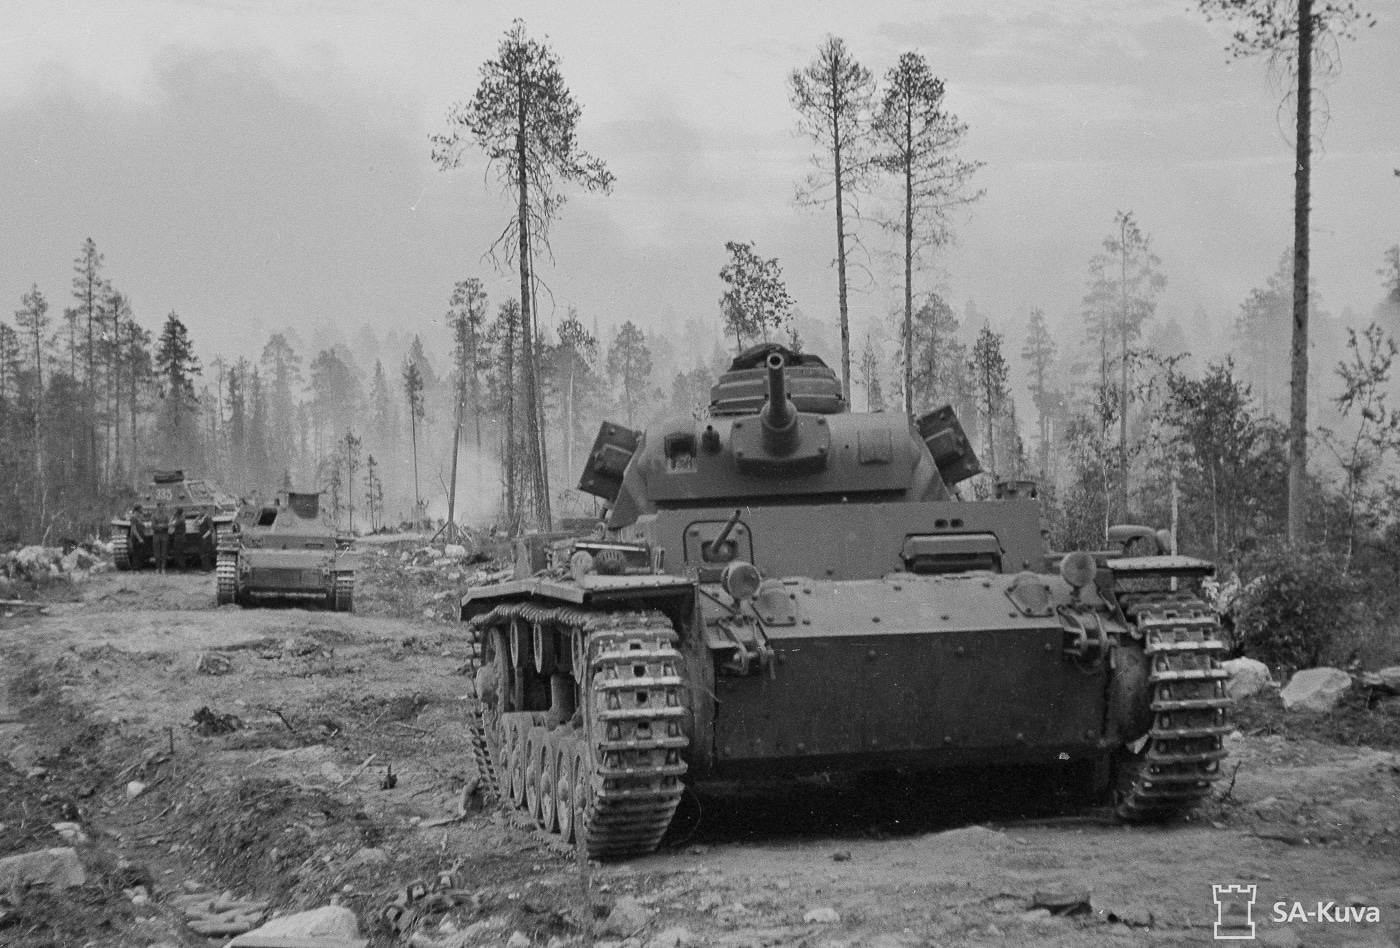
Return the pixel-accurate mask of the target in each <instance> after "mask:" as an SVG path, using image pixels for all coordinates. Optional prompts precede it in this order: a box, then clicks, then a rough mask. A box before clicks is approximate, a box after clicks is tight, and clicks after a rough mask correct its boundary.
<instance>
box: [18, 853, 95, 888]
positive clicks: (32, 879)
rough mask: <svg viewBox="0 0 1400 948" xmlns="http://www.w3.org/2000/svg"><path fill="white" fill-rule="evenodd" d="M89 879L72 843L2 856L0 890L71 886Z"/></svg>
mask: <svg viewBox="0 0 1400 948" xmlns="http://www.w3.org/2000/svg"><path fill="white" fill-rule="evenodd" d="M85 882H87V873H86V872H84V871H83V864H82V863H81V862H79V861H78V852H77V850H75V849H74V848H73V847H71V846H58V847H55V848H53V849H40V850H36V851H35V852H32V853H20V854H19V855H18V856H7V857H6V858H4V859H0V892H8V891H10V890H12V889H14V890H18V889H23V888H24V887H25V886H31V885H49V886H53V887H54V888H55V889H71V888H74V887H76V886H80V885H82V884H83V883H85Z"/></svg>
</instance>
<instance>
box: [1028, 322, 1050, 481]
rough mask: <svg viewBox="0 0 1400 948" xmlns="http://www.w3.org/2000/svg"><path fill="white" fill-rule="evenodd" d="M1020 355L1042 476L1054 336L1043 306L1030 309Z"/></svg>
mask: <svg viewBox="0 0 1400 948" xmlns="http://www.w3.org/2000/svg"><path fill="white" fill-rule="evenodd" d="M1021 358H1022V359H1024V360H1025V361H1026V362H1029V363H1030V366H1031V384H1030V389H1031V400H1032V402H1034V404H1035V410H1036V417H1037V419H1038V422H1039V437H1040V440H1039V455H1040V460H1039V467H1040V474H1041V476H1042V477H1044V476H1045V475H1046V472H1047V471H1048V469H1049V466H1050V410H1051V404H1052V401H1053V398H1054V396H1053V395H1052V394H1051V392H1050V368H1051V365H1052V364H1053V361H1054V358H1055V340H1054V339H1053V338H1052V337H1051V335H1050V328H1049V327H1048V326H1046V324H1045V310H1043V309H1041V308H1040V307H1039V306H1037V307H1036V308H1035V309H1032V310H1031V320H1030V326H1029V328H1028V329H1027V331H1026V345H1025V348H1024V349H1022V350H1021Z"/></svg>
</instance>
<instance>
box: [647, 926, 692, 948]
mask: <svg viewBox="0 0 1400 948" xmlns="http://www.w3.org/2000/svg"><path fill="white" fill-rule="evenodd" d="M694 940H695V936H694V935H692V934H691V933H690V929H688V928H685V927H684V926H681V925H673V926H671V927H670V928H667V929H663V930H662V931H660V932H658V933H657V934H656V935H655V936H653V937H652V939H651V940H650V941H648V942H647V948H685V946H686V945H688V944H690V943H691V942H692V941H694Z"/></svg>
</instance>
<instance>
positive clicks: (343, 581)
mask: <svg viewBox="0 0 1400 948" xmlns="http://www.w3.org/2000/svg"><path fill="white" fill-rule="evenodd" d="M331 602H332V608H334V609H335V611H336V612H354V611H355V574H354V573H336V574H335V579H334V585H333V586H332V587H331Z"/></svg>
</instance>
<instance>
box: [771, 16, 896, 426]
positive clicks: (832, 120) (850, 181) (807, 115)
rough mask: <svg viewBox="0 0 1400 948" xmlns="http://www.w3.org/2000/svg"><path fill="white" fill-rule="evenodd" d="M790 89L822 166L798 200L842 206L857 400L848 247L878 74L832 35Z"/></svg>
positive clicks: (840, 289)
mask: <svg viewBox="0 0 1400 948" xmlns="http://www.w3.org/2000/svg"><path fill="white" fill-rule="evenodd" d="M788 93H789V98H790V101H791V102H792V106H793V108H795V109H796V110H797V113H798V116H799V121H798V127H799V128H800V129H801V131H802V132H803V133H805V134H806V135H807V136H808V137H810V138H811V139H812V140H813V141H815V142H816V143H817V146H818V147H819V148H820V153H819V154H817V155H814V156H813V157H812V162H813V164H814V165H816V171H814V172H813V173H812V174H811V175H809V176H808V178H807V180H806V182H805V186H804V187H802V188H799V190H798V201H800V202H801V203H804V204H808V205H817V206H825V205H826V204H831V205H833V206H834V208H835V211H836V282H837V307H838V314H839V317H840V323H841V326H840V328H841V390H842V393H843V395H844V396H845V399H846V404H848V405H849V404H850V402H851V327H850V320H849V317H848V313H847V305H846V253H847V245H848V243H849V241H850V239H851V234H850V232H849V230H848V228H847V222H846V214H847V207H846V204H847V202H848V201H850V200H851V198H852V197H853V196H854V194H855V193H856V191H857V190H858V189H859V188H860V187H861V186H862V185H863V184H864V182H865V179H866V177H867V173H868V171H869V168H870V165H869V160H868V159H869V155H868V152H869V148H870V108H871V102H872V100H873V98H874V95H875V79H874V77H873V76H871V75H870V70H868V69H866V68H865V67H864V66H862V65H861V64H860V63H858V62H856V61H855V59H854V58H853V57H852V56H851V54H850V52H849V51H848V50H847V49H846V44H845V43H844V42H842V41H841V40H840V39H838V38H837V37H835V36H828V37H827V38H826V39H825V40H824V41H823V42H822V45H821V47H820V48H819V49H818V50H817V55H816V58H814V59H813V60H812V62H811V63H810V64H809V65H808V66H807V68H805V69H794V70H793V71H792V73H791V74H790V75H789V77H788Z"/></svg>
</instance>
